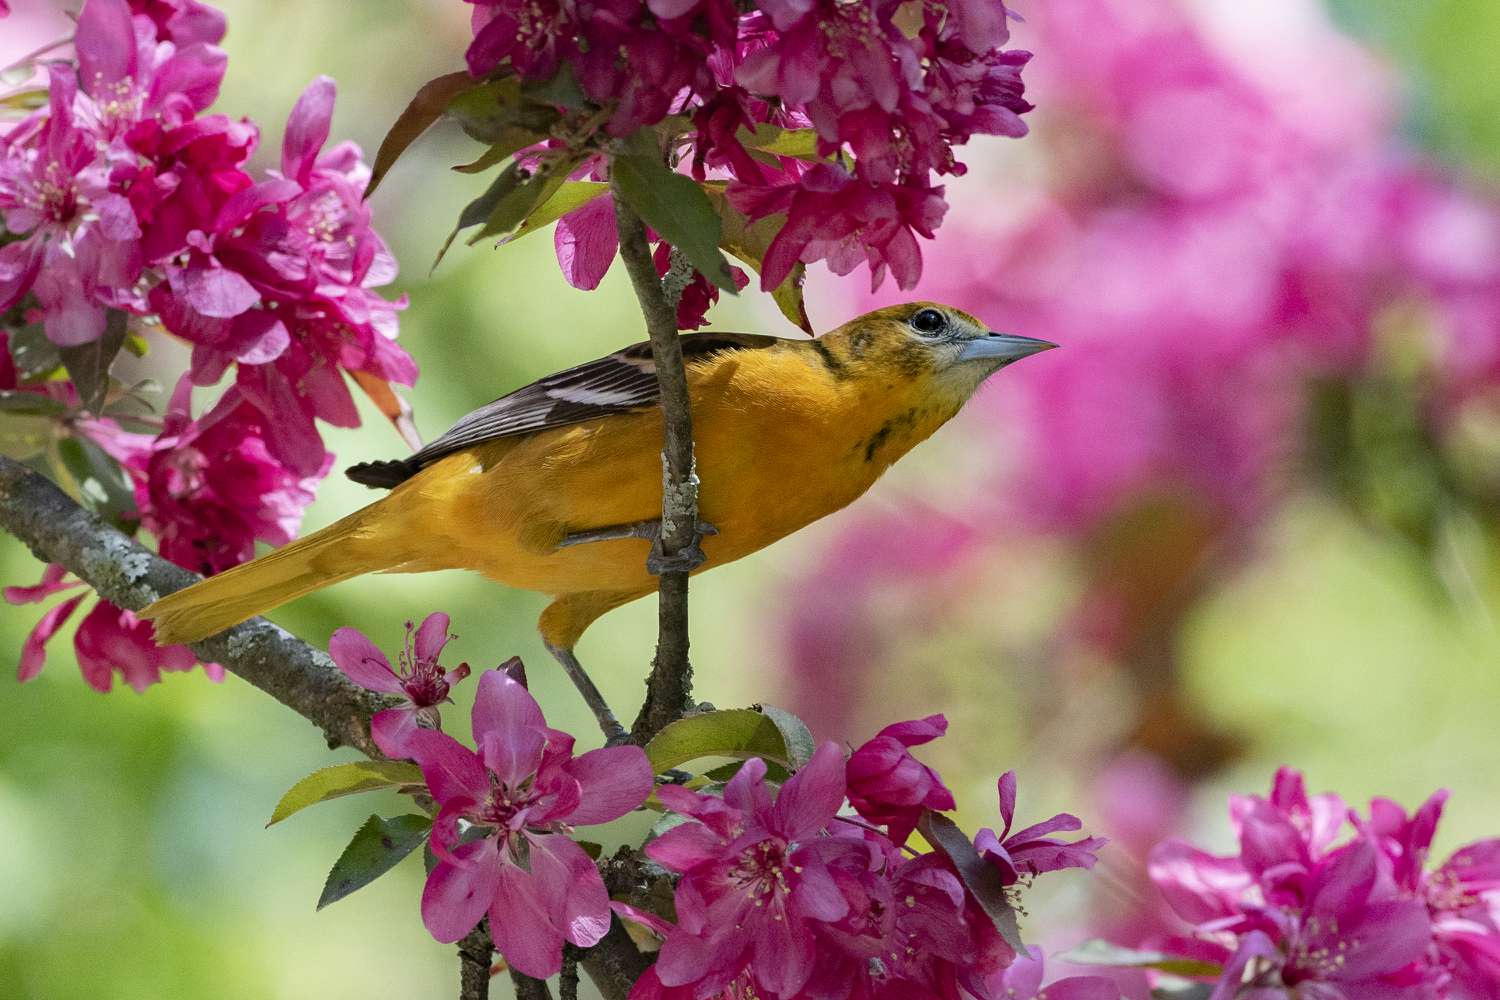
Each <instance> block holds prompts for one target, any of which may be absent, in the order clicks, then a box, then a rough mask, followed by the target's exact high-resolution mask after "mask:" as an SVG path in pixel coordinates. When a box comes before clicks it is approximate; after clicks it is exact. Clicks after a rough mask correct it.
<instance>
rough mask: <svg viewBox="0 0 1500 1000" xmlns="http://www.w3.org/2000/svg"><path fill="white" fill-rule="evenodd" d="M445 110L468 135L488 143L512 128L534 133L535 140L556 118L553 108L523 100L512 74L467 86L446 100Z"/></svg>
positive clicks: (510, 132) (517, 82)
mask: <svg viewBox="0 0 1500 1000" xmlns="http://www.w3.org/2000/svg"><path fill="white" fill-rule="evenodd" d="M445 113H446V114H447V115H448V117H450V118H452V119H453V120H455V121H456V122H458V124H459V125H460V126H461V127H462V128H463V130H464V131H465V132H466V133H468V134H469V136H470V137H472V138H474V139H478V140H479V141H480V142H488V143H495V142H501V141H504V140H505V139H506V137H507V136H508V135H511V134H513V133H514V130H516V129H524V130H525V131H527V132H531V133H534V134H535V136H536V137H535V138H534V139H532V140H531V141H532V142H536V141H538V140H540V139H544V138H546V136H547V134H548V133H549V132H550V131H551V130H552V126H553V125H555V124H557V119H558V114H557V109H556V108H553V107H551V106H549V105H546V104H535V103H532V102H531V101H529V100H527V99H526V97H525V96H524V95H523V94H522V92H521V81H520V80H519V79H518V78H516V77H514V76H508V77H505V78H504V79H500V80H493V81H491V82H489V83H482V84H480V85H479V86H477V87H471V88H469V89H468V90H466V91H464V92H463V93H461V94H459V95H458V96H456V97H455V98H454V99H453V100H452V101H450V102H449V103H448V107H447V109H446V112H445ZM522 145H526V143H522Z"/></svg>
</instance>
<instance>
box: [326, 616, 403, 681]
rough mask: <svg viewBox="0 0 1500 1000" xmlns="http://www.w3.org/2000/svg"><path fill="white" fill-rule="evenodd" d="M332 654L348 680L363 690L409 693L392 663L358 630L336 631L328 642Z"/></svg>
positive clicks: (345, 628) (342, 629) (345, 629)
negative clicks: (403, 686)
mask: <svg viewBox="0 0 1500 1000" xmlns="http://www.w3.org/2000/svg"><path fill="white" fill-rule="evenodd" d="M328 655H329V656H331V657H333V662H334V663H335V664H336V665H337V666H338V668H339V669H340V670H342V671H343V672H344V676H345V677H347V678H349V679H350V680H351V681H353V682H354V683H356V684H358V685H359V686H360V687H362V688H367V689H369V690H371V691H379V692H380V693H381V694H402V693H403V692H404V690H405V689H404V688H402V686H401V678H399V677H397V676H396V674H395V672H394V671H393V670H391V661H390V660H388V659H386V657H385V654H384V653H382V652H381V651H380V649H379V647H377V646H376V645H375V644H374V643H373V642H371V641H370V640H369V638H368V637H367V636H365V635H364V633H362V632H360V631H359V630H358V629H352V628H348V627H347V626H346V627H344V628H341V629H337V630H335V631H334V633H333V635H332V637H330V638H329V640H328Z"/></svg>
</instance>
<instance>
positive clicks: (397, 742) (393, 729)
mask: <svg viewBox="0 0 1500 1000" xmlns="http://www.w3.org/2000/svg"><path fill="white" fill-rule="evenodd" d="M418 728H419V727H418V726H417V710H416V708H415V707H413V706H411V705H402V706H401V707H400V708H388V709H386V710H385V711H383V712H376V713H375V717H374V718H373V719H371V720H370V738H371V739H373V740H374V741H375V745H376V746H377V747H379V748H380V752H381V753H383V754H385V755H386V756H387V757H389V758H391V759H392V760H401V759H403V758H406V757H410V756H411V750H410V749H408V746H407V743H408V742H409V741H410V739H411V734H412V733H414V732H416V731H417V729H418Z"/></svg>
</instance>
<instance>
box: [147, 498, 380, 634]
mask: <svg viewBox="0 0 1500 1000" xmlns="http://www.w3.org/2000/svg"><path fill="white" fill-rule="evenodd" d="M384 507H386V503H385V501H382V502H380V503H376V504H372V505H371V506H369V507H366V508H365V509H364V510H360V511H356V512H355V513H353V514H351V515H349V516H348V517H346V518H344V519H343V520H341V521H336V522H334V523H333V524H330V525H329V526H328V527H326V528H324V529H323V530H321V531H317V532H314V533H313V534H311V535H308V536H307V537H306V538H303V539H301V540H299V541H296V542H292V543H291V544H290V545H287V546H284V547H282V548H280V549H277V550H276V551H275V552H272V553H269V554H268V555H265V556H262V557H261V558H259V559H256V560H255V561H254V562H248V563H245V564H243V565H241V566H235V567H234V568H233V569H228V570H225V571H224V572H223V573H220V574H218V575H217V576H212V577H209V578H208V579H207V580H203V581H201V582H199V583H195V584H193V585H192V586H191V587H186V588H184V589H182V590H179V591H177V592H176V593H175V594H168V595H167V596H166V597H163V598H162V599H161V600H159V601H157V602H156V603H154V604H152V605H150V606H149V607H147V608H146V609H145V610H143V611H142V612H141V616H142V617H143V618H149V619H151V620H152V621H154V622H155V623H156V641H157V642H159V643H162V644H170V643H180V642H197V641H198V640H199V639H205V638H207V637H208V636H211V635H214V634H216V633H218V632H222V631H224V630H225V629H227V628H229V627H230V626H233V625H238V624H239V623H240V622H242V621H245V620H246V619H247V618H253V617H255V616H256V615H259V614H264V613H265V612H267V611H270V610H271V609H273V608H278V607H280V606H281V605H283V604H285V603H286V602H288V601H291V600H295V599H296V598H298V597H301V596H302V595H304V594H310V593H312V592H313V591H314V590H319V589H321V588H323V587H327V586H329V585H330V584H334V583H338V582H339V581H341V580H347V579H349V578H350V577H353V576H359V575H361V574H363V573H377V572H379V571H381V570H388V569H394V568H396V567H397V566H399V565H401V564H402V563H403V562H406V561H407V556H408V553H407V552H406V546H405V545H404V544H403V543H402V540H401V539H402V534H403V533H402V532H400V531H395V530H392V529H393V527H394V525H391V524H389V523H387V522H388V521H389V520H391V519H390V518H387V517H381V516H380V515H381V514H382V513H387V514H388V513H390V512H389V511H382V509H381V508H384Z"/></svg>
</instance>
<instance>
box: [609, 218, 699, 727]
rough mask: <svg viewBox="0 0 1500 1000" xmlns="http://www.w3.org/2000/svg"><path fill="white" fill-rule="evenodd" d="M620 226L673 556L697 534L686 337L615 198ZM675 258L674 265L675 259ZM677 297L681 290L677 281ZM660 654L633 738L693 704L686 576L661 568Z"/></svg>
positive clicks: (642, 232)
mask: <svg viewBox="0 0 1500 1000" xmlns="http://www.w3.org/2000/svg"><path fill="white" fill-rule="evenodd" d="M615 224H616V228H617V229H618V230H619V236H620V258H621V260H623V261H624V262H625V270H626V271H627V272H629V274H630V283H631V284H632V285H633V286H634V287H635V297H636V300H637V301H638V302H639V303H640V307H641V314H642V316H644V317H645V320H646V332H647V334H648V335H649V336H650V338H651V356H652V358H653V359H654V360H655V362H656V380H657V384H658V386H659V387H660V389H661V409H662V421H663V425H664V426H663V429H664V433H663V439H662V509H661V539H660V546H661V554H662V555H663V556H664V557H666V558H668V559H670V558H672V557H673V556H676V555H678V554H680V553H682V552H683V551H684V550H687V549H689V548H691V547H692V546H693V545H694V544H695V543H696V541H697V534H698V476H697V473H696V471H695V469H694V465H693V415H692V410H691V408H690V406H689V404H688V388H687V373H686V369H685V368H684V366H683V362H682V341H681V339H680V337H679V335H678V333H677V310H676V308H675V306H674V304H673V303H672V302H670V301H669V300H668V298H667V295H666V293H665V291H664V290H663V288H662V282H661V280H660V279H658V278H657V276H656V265H655V263H653V262H652V259H651V248H650V246H649V245H648V244H647V242H646V227H645V224H644V223H642V222H641V220H640V217H639V216H637V215H636V214H635V212H634V211H633V210H632V209H631V208H630V206H629V205H627V204H625V201H624V200H623V199H622V198H620V197H619V194H618V192H617V193H616V196H615ZM674 263H675V262H674ZM678 294H679V295H680V294H681V290H680V286H679V288H678ZM658 591H659V593H660V596H661V603H660V610H659V614H658V625H657V628H658V631H657V639H656V658H655V660H653V661H652V664H651V677H650V678H649V679H648V680H647V681H646V702H645V704H643V705H642V706H641V711H640V714H639V715H638V716H637V717H636V720H635V725H634V727H632V732H631V735H632V736H633V737H634V738H635V740H636V741H637V742H644V741H646V740H648V739H650V738H651V737H652V736H654V735H656V733H657V732H658V731H659V730H660V729H661V728H662V727H663V726H665V725H666V724H667V723H669V722H672V721H674V720H675V719H679V718H681V717H682V715H683V714H684V713H685V712H686V711H687V710H688V709H689V708H691V707H692V691H693V668H692V665H691V664H689V663H688V574H687V573H686V572H678V571H673V572H667V573H663V574H662V575H661V578H660V582H659V584H658Z"/></svg>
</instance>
